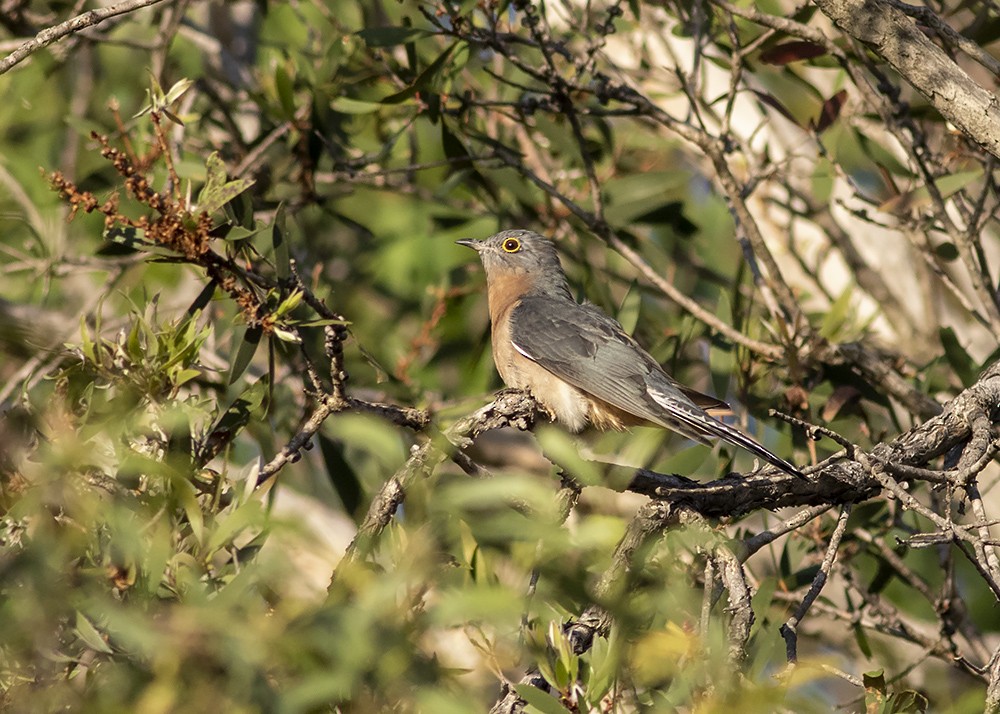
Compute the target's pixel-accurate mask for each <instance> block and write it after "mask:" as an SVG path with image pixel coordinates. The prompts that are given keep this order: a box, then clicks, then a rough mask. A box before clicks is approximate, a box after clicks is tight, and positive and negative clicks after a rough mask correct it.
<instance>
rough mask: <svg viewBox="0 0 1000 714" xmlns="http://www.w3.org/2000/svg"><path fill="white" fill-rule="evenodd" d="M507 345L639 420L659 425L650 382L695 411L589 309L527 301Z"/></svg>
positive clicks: (515, 315) (642, 354) (538, 298)
mask: <svg viewBox="0 0 1000 714" xmlns="http://www.w3.org/2000/svg"><path fill="white" fill-rule="evenodd" d="M511 340H512V342H513V343H514V347H515V348H516V349H517V351H518V352H520V353H521V354H522V355H524V356H525V357H527V358H528V359H530V360H532V361H533V362H536V363H538V364H539V365H541V366H542V367H544V368H545V369H547V370H548V371H550V372H552V373H553V374H554V375H556V376H557V377H559V378H561V379H564V380H565V381H567V382H569V383H570V384H572V385H573V386H575V387H577V388H578V389H581V390H583V391H584V392H587V393H588V394H591V395H593V396H595V397H597V398H598V399H601V400H603V401H605V402H607V403H608V404H611V405H612V406H615V407H618V408H619V409H622V410H624V411H626V412H629V413H630V414H633V415H635V416H637V417H640V418H643V419H646V420H649V421H652V422H656V423H661V424H662V423H663V416H664V413H663V412H664V410H663V406H662V405H661V404H658V403H657V401H656V400H654V399H653V398H652V396H651V395H650V392H649V385H650V383H651V382H652V383H655V384H656V387H657V391H665V392H667V393H668V394H669V395H670V396H671V397H672V398H673V399H675V400H676V401H677V402H678V403H680V404H684V405H686V406H690V407H692V408H693V409H696V410H697V409H698V408H697V407H695V405H694V404H693V403H692V402H691V400H690V399H689V398H688V397H687V396H686V395H685V394H684V392H683V391H682V390H681V389H680V388H679V385H677V384H676V382H674V381H673V380H672V379H671V378H670V377H669V376H668V375H667V374H665V373H664V372H663V371H662V369H661V368H660V366H659V365H658V364H657V363H656V361H655V360H654V359H653V358H652V357H651V356H650V355H649V354H648V353H647V352H646V351H645V350H643V349H642V347H640V346H639V345H638V344H637V343H636V342H635V341H634V340H633V339H632V338H631V337H629V336H628V335H627V334H625V331H624V330H623V329H622V327H621V325H619V324H618V323H617V322H616V321H615V320H613V319H612V318H610V317H608V316H607V315H605V314H604V313H603V312H601V311H600V310H599V309H597V308H596V307H594V306H592V305H578V304H576V303H574V302H572V301H568V300H564V299H560V298H553V297H548V296H542V295H532V296H527V297H525V298H523V299H522V300H521V302H520V303H519V304H518V306H517V307H515V308H514V310H513V311H512V313H511Z"/></svg>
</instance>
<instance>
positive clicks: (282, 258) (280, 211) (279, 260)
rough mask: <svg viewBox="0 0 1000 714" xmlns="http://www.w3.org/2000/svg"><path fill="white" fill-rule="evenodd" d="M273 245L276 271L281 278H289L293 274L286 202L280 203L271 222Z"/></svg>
mask: <svg viewBox="0 0 1000 714" xmlns="http://www.w3.org/2000/svg"><path fill="white" fill-rule="evenodd" d="M271 245H272V246H273V248H274V272H275V273H277V275H278V279H279V280H287V279H288V277H289V276H290V275H291V274H292V260H291V257H290V256H289V253H288V231H287V230H286V228H285V204H284V202H281V203H279V204H278V208H277V210H276V211H275V212H274V223H272V224H271Z"/></svg>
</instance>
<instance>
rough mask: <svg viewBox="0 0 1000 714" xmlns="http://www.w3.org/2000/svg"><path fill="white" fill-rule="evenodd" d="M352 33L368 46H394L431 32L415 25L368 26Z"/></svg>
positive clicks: (428, 34)
mask: <svg viewBox="0 0 1000 714" xmlns="http://www.w3.org/2000/svg"><path fill="white" fill-rule="evenodd" d="M354 34H355V35H357V36H358V37H360V38H361V39H362V40H364V41H365V44H366V45H368V46H369V47H395V46H397V45H402V44H405V43H407V42H412V41H413V40H419V39H422V38H424V37H430V36H431V35H432V34H433V33H432V32H428V31H427V30H421V29H418V28H416V27H368V28H366V29H364V30H361V31H359V32H356V33H354Z"/></svg>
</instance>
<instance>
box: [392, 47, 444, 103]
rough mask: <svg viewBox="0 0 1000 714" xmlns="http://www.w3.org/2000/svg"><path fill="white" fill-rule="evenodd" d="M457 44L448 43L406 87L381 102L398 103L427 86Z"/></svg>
mask: <svg viewBox="0 0 1000 714" xmlns="http://www.w3.org/2000/svg"><path fill="white" fill-rule="evenodd" d="M457 46H458V43H457V42H455V43H453V44H451V45H449V46H448V48H447V49H446V50H445V51H444V52H442V53H441V54H440V55H438V57H437V59H435V60H434V61H433V62H431V63H430V64H429V65H427V68H426V69H425V70H424V71H423V72H421V73H420V74H419V75H417V78H416V79H415V80H413V83H412V84H410V86H408V87H406V89H403V90H400V91H398V92H395V93H394V94H390V95H389V96H388V97H383V98H382V100H381V101H382V104H399V103H400V102H403V101H405V100H407V99H410V98H411V97H413V96H415V95H416V94H417V92H419V91H420V90H422V89H424V88H425V87H427V86H428V85H429V84H430V83H431V82H432V81H434V79H435V78H436V77H437V74H438V72H440V71H441V69H442V67H444V64H445V62H446V61H447V60H448V57H450V56H451V53H452V52H453V51H454V50H455V48H456V47H457Z"/></svg>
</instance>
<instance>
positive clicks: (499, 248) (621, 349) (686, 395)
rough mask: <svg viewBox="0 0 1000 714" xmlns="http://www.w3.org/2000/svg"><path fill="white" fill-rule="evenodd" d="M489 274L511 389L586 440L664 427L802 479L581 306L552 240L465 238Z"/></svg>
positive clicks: (618, 329)
mask: <svg viewBox="0 0 1000 714" xmlns="http://www.w3.org/2000/svg"><path fill="white" fill-rule="evenodd" d="M458 243H459V244H460V245H464V246H468V247H469V248H472V249H474V250H475V251H476V252H477V253H479V257H480V259H481V260H482V261H483V266H484V267H485V268H486V287H487V297H488V300H489V309H490V320H491V322H492V338H493V361H494V362H495V363H496V366H497V371H498V372H500V376H501V377H502V378H503V381H504V382H505V383H506V384H507V386H509V387H514V388H516V389H526V390H528V391H529V392H531V394H532V395H533V396H534V397H535V399H537V400H538V401H539V402H540V403H541V404H542V405H543V406H544V407H545V408H546V409H547V410H548V411H549V413H550V414H551V415H552V416H553V417H554V418H555V419H556V420H557V421H559V422H560V423H562V424H564V425H565V426H566V427H568V428H569V429H570V430H572V431H574V432H577V431H580V430H581V429H583V428H584V427H585V426H586V425H587V423H588V422H589V423H590V424H593V425H594V426H595V427H597V428H598V429H609V428H613V429H624V428H626V427H628V426H633V425H644V426H651V425H658V426H661V427H664V428H667V429H672V430H673V431H676V432H678V433H680V434H683V435H684V436H686V437H688V438H689V439H694V440H695V441H698V442H701V443H703V444H704V443H708V439H709V438H717V439H722V440H723V441H726V442H728V443H730V444H734V445H735V446H739V447H740V448H743V449H746V450H747V451H749V452H750V453H752V454H754V455H756V456H759V457H760V458H762V459H764V460H765V461H767V462H768V463H770V464H773V465H774V466H777V467H778V468H779V469H781V470H782V471H785V472H787V473H789V474H792V475H793V476H797V477H799V478H802V479H804V478H805V476H804V475H803V474H802V472H801V471H799V470H798V469H797V468H796V467H795V466H793V465H792V464H790V463H788V462H787V461H785V460H784V459H782V458H781V457H779V456H776V455H775V454H772V453H771V452H770V451H768V450H767V449H765V448H764V447H763V446H761V445H760V444H758V443H757V442H756V441H755V440H753V439H751V438H750V437H749V436H747V435H746V434H744V433H742V432H740V431H738V430H736V429H734V428H733V427H731V426H729V425H728V424H725V423H723V422H721V421H719V420H717V419H715V418H713V417H712V416H711V415H709V413H708V412H707V411H706V409H709V410H711V409H720V408H722V409H724V408H726V404H725V403H724V402H720V401H719V400H717V399H715V398H714V397H710V396H707V395H705V394H701V393H699V392H696V391H695V390H693V389H689V388H687V387H685V386H683V385H681V384H679V383H678V382H677V381H676V380H675V379H674V378H673V377H671V376H670V375H669V374H667V373H666V372H664V371H663V368H662V367H661V366H660V365H659V363H658V362H657V361H656V360H655V359H653V357H652V356H651V355H650V354H649V353H648V352H646V350H644V349H643V348H642V347H640V346H639V343H637V342H636V341H635V340H633V339H632V338H631V337H630V336H629V335H627V334H626V333H625V330H624V329H622V326H621V325H620V324H619V323H618V322H617V321H616V320H614V319H612V318H611V317H609V316H608V315H606V314H604V312H602V311H601V310H600V309H599V308H598V307H597V306H596V305H592V304H590V303H586V302H585V303H583V304H580V303H578V302H577V301H576V300H574V299H573V295H572V294H571V293H570V289H569V284H568V283H567V282H566V274H565V273H564V272H563V269H562V266H561V265H560V264H559V255H558V253H557V252H556V247H555V245H554V244H553V243H552V241H550V240H548V239H547V238H544V237H543V236H540V235H538V234H537V233H533V232H532V231H526V230H512V231H501V232H500V233H497V234H496V235H493V236H490V237H489V238H487V239H485V240H460V241H458Z"/></svg>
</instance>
